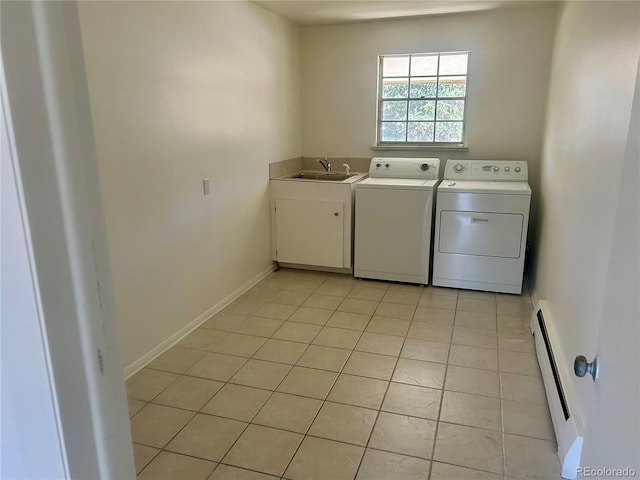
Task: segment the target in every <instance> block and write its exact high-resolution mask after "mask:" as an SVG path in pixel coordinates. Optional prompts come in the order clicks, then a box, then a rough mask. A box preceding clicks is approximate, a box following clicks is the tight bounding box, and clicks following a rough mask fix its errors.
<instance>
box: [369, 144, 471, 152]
mask: <svg viewBox="0 0 640 480" xmlns="http://www.w3.org/2000/svg"><path fill="white" fill-rule="evenodd" d="M371 150H374V151H385V150H399V151H409V150H415V151H429V150H431V151H442V152H446V151H451V152H453V151H455V152H466V151H468V150H469V147H467V146H466V145H372V146H371Z"/></svg>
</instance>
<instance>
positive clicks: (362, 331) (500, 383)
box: [131, 276, 542, 475]
mask: <svg viewBox="0 0 640 480" xmlns="http://www.w3.org/2000/svg"><path fill="white" fill-rule="evenodd" d="M330 278H331V276H328V277H327V278H326V279H325V280H324V281H323V282H322V283H321V284H320V285H319V286H318V287H317V288H320V286H321V285H322V284H324V283H326V282H327V281H328V279H330ZM289 283H290V282H289ZM356 286H358V283H356V284H354V285H353V286H352V287H351V290H349V292H348V293H347V294H346V295H345V296H343V297H342V298H343V301H344V300H345V299H347V298H348V295H349V293H350V292H351V291H352V290H353V289H354V288H355V287H356ZM388 288H389V287H387V290H388ZM282 290H284V288H282V289H281V291H282ZM424 291H425V289H424V288H421V295H420V296H419V298H420V297H421V296H422V293H424ZM304 293H308V292H304ZM459 298H460V296H459V295H458V296H457V300H456V302H458V300H459ZM377 303H378V307H379V305H380V303H382V301H381V300H380V301H378V302H377ZM385 303H389V302H385ZM398 305H400V304H398ZM303 306H304V305H298V306H296V310H294V312H293V313H292V315H293V314H294V313H295V312H296V311H297V310H298V309H299V308H300V307H303ZM456 306H457V305H456ZM413 307H414V308H413V315H412V320H410V324H409V328H410V327H411V325H413V322H415V321H416V320H414V318H415V313H416V310H417V306H416V305H414V306H413ZM338 308H339V306H338ZM376 310H377V308H376ZM337 311H338V310H337V309H336V310H332V312H333V313H332V314H331V316H333V315H334V314H335V313H336V312H337ZM455 311H456V312H457V310H455ZM345 313H349V312H345ZM373 315H375V312H374V314H373ZM373 315H371V316H370V317H369V321H368V322H367V325H366V326H365V329H364V330H355V329H354V330H351V329H343V330H351V331H359V335H358V340H357V341H356V343H355V345H354V347H353V348H351V349H344V348H340V347H333V346H327V347H329V348H338V349H342V350H345V351H349V352H350V353H349V356H348V358H347V360H346V361H345V362H344V363H343V364H342V367H341V368H340V371H338V372H336V371H330V370H324V369H318V368H314V367H306V366H305V367H303V366H300V365H297V362H298V361H299V360H300V358H302V356H303V355H304V354H305V353H306V351H307V350H308V349H309V347H310V346H311V345H312V342H313V341H314V340H315V338H316V337H317V336H318V335H319V333H320V331H322V329H323V328H324V327H326V326H327V325H326V323H327V322H328V321H329V320H330V318H331V316H330V317H329V318H328V319H327V321H326V322H325V323H324V324H323V325H317V324H310V325H317V326H320V330H318V332H317V333H316V335H315V336H314V337H313V339H312V340H311V341H310V342H308V343H307V342H297V341H296V340H286V339H277V340H283V341H291V342H296V343H301V344H306V345H307V347H306V348H305V349H304V351H303V352H302V354H301V355H299V356H298V358H297V359H296V363H295V364H293V365H292V364H288V363H282V362H274V361H272V360H262V359H256V358H255V355H256V353H257V352H258V351H259V350H260V349H261V348H262V346H263V345H264V344H265V343H266V342H267V341H268V340H269V339H273V335H274V334H275V333H276V332H277V331H278V330H279V329H280V328H281V327H282V325H284V323H285V322H293V323H303V324H304V323H305V322H295V321H292V320H289V318H290V317H291V315H290V316H289V317H287V319H286V320H284V321H283V324H282V325H281V326H280V327H279V328H278V330H276V332H274V333H273V334H272V335H271V336H270V337H262V336H259V335H251V334H244V335H250V336H255V337H259V338H266V340H265V342H264V343H263V344H262V345H261V346H260V347H259V348H258V349H257V350H256V351H255V352H254V353H253V355H252V356H251V357H249V358H247V357H244V356H236V355H232V354H224V353H218V352H213V351H211V350H208V351H206V352H208V353H218V354H221V355H230V356H236V357H239V358H243V359H244V360H245V362H244V363H243V365H242V366H241V367H240V368H239V369H238V370H237V371H236V372H235V373H234V374H233V375H232V376H231V377H230V378H229V379H228V380H227V381H223V382H221V381H219V380H215V379H209V378H206V377H204V378H205V380H208V381H216V382H218V383H222V386H221V387H220V389H219V390H218V391H216V393H215V394H214V395H212V396H211V398H209V399H208V400H207V401H205V402H204V404H203V406H202V407H200V409H199V410H198V411H196V412H195V413H194V411H193V410H188V409H183V408H179V407H171V406H168V405H167V407H169V408H177V409H180V410H184V411H187V412H189V413H192V414H193V416H192V417H191V419H190V420H189V421H188V422H187V424H185V426H184V427H183V428H182V429H180V431H179V432H178V433H177V434H176V435H174V437H172V438H171V440H169V441H168V442H167V443H166V445H165V447H166V446H167V445H168V444H169V443H171V441H173V439H174V438H175V436H177V435H179V433H180V432H181V431H182V430H183V429H184V428H185V427H186V425H188V424H189V423H190V422H191V421H192V420H193V418H194V417H195V415H197V414H202V415H211V414H208V413H203V412H202V409H203V408H205V407H206V405H208V403H209V402H210V401H211V400H212V399H213V398H214V397H215V396H216V395H217V394H218V393H219V392H220V390H222V389H223V388H224V387H225V386H226V385H228V384H230V385H235V384H234V383H232V382H231V380H232V378H233V376H235V374H237V372H238V371H240V369H242V368H244V366H245V365H246V363H247V362H248V361H249V360H251V359H254V360H260V361H266V362H270V363H276V364H282V365H287V366H288V367H289V369H288V371H287V374H285V376H284V377H283V378H282V380H281V381H280V383H279V384H278V386H276V387H275V389H273V390H270V389H264V388H260V387H254V386H250V385H243V386H245V387H248V388H258V389H261V390H265V391H269V392H271V395H269V397H268V398H267V400H266V401H265V402H264V403H263V404H262V407H261V408H260V409H259V410H258V412H257V413H256V414H254V415H253V417H252V418H251V420H250V421H249V422H246V423H247V425H246V426H245V428H244V429H243V431H242V433H241V434H240V435H239V436H238V437H237V439H236V441H235V442H234V443H233V444H232V446H231V447H230V448H229V449H228V450H227V452H226V453H225V455H223V456H222V459H224V457H225V456H226V455H227V454H228V452H229V451H230V450H231V449H232V448H233V446H234V445H235V444H236V442H237V441H238V439H239V438H240V437H241V436H242V435H243V434H244V432H245V431H246V429H247V428H248V426H249V425H252V424H253V425H259V424H257V423H253V422H254V420H255V418H256V417H257V416H258V415H259V413H260V412H261V411H262V410H263V409H264V406H265V405H266V404H267V403H268V402H269V400H270V399H271V398H272V397H273V395H274V393H276V390H277V388H279V386H280V385H281V384H282V382H283V381H284V379H285V378H286V376H287V375H288V374H289V373H290V372H291V370H292V369H293V368H294V367H296V366H298V367H301V368H309V369H312V370H319V371H325V372H331V373H334V374H336V377H335V379H334V381H333V384H332V387H331V388H330V389H329V392H328V393H327V395H326V396H325V398H324V399H320V401H321V402H322V403H321V405H320V407H319V408H318V410H317V412H316V414H315V416H314V419H313V420H312V421H311V422H310V424H309V427H308V428H307V430H306V433H305V434H302V435H303V437H302V440H301V442H300V444H299V445H298V448H297V449H296V452H294V454H293V456H292V457H291V460H290V461H289V464H288V465H287V467H286V468H285V470H284V472H286V470H287V468H288V467H289V465H290V464H291V462H292V461H293V458H295V455H296V454H297V451H298V450H299V448H300V446H301V445H302V443H303V441H304V438H306V436H310V437H314V438H323V437H318V436H315V435H309V434H308V432H309V430H310V428H311V427H312V425H313V423H314V422H315V420H316V419H317V417H318V415H319V412H320V411H321V410H322V408H323V406H324V405H325V403H326V402H333V403H338V404H344V405H349V406H355V407H358V408H366V409H368V410H374V411H376V412H377V415H376V420H375V421H374V424H373V427H372V429H371V432H370V433H369V438H368V440H367V443H366V445H365V446H364V447H363V446H362V445H357V444H352V445H357V446H358V447H360V448H364V450H363V455H362V457H361V458H360V463H359V466H358V470H359V468H360V466H361V464H362V461H363V459H364V454H365V453H366V449H367V448H371V447H369V442H370V439H371V436H372V434H373V431H374V430H375V425H376V423H377V421H378V419H379V416H380V413H382V412H386V410H383V407H382V405H383V404H384V400H385V399H386V396H387V394H388V391H389V388H390V386H391V383H392V379H393V375H394V374H395V371H396V368H397V366H398V363H399V360H400V358H404V357H402V356H401V355H402V350H403V348H404V345H405V343H406V341H407V339H408V338H411V337H408V331H409V330H407V332H406V333H405V335H404V336H402V337H400V336H398V337H400V338H403V343H402V347H401V349H400V351H399V353H398V354H397V355H386V356H389V357H394V358H395V359H396V361H395V364H394V368H393V372H392V375H391V377H390V378H389V380H382V379H379V378H375V377H368V376H366V375H353V374H349V375H353V376H355V377H360V378H369V379H376V380H382V381H386V382H387V385H386V389H385V393H384V395H383V397H382V401H381V403H380V406H379V407H378V408H377V409H372V408H369V407H360V406H358V405H352V404H350V403H343V402H339V401H338V402H337V401H334V400H328V397H329V396H330V395H331V392H332V391H333V389H334V388H335V385H336V383H337V381H338V379H339V378H340V376H341V375H343V374H345V373H344V368H345V367H346V365H347V364H348V362H349V360H350V359H351V357H352V355H353V353H354V352H356V351H359V350H356V348H357V344H358V342H359V340H360V339H361V338H362V336H363V335H364V333H367V331H366V328H367V327H368V326H369V324H370V322H371V320H372V318H373ZM454 316H455V314H454ZM496 316H497V314H496ZM260 318H262V317H260ZM385 318H393V317H385ZM454 326H455V320H454ZM331 328H340V327H331ZM451 330H452V331H451V336H450V339H449V342H440V343H443V344H447V343H448V344H449V347H450V348H449V350H448V352H447V362H446V363H445V364H444V365H445V372H444V378H443V385H442V388H441V389H440V390H441V399H440V406H439V409H438V418H437V420H435V422H436V429H435V432H434V440H433V447H432V452H431V459H430V460H431V462H430V466H429V475H431V470H432V465H433V462H434V460H433V455H434V453H435V446H436V440H437V433H438V426H439V423H440V417H441V413H442V407H443V397H444V392H445V389H444V385H445V382H446V375H447V370H448V366H449V361H450V356H451V346H452V345H453V342H452V340H453V338H452V336H453V328H452V329H451ZM496 330H498V329H497V325H496ZM225 333H229V334H231V333H236V332H225ZM369 333H371V332H369ZM382 335H387V334H382ZM416 340H420V339H416ZM222 341H224V340H222ZM222 341H221V342H219V343H222ZM216 345H217V344H216ZM317 346H323V345H317ZM183 348H191V347H183ZM213 348H215V346H214V347H213ZM476 348H486V349H489V348H488V347H476ZM192 349H193V350H198V351H205V350H201V349H198V348H192ZM491 350H494V348H491ZM495 350H497V353H498V370H497V373H498V378H499V392H500V393H499V396H500V404H501V429H500V430H501V431H502V437H503V439H502V440H503V468H505V467H506V466H505V465H504V463H505V462H506V458H505V446H504V434H505V433H504V420H503V418H502V417H503V412H502V400H503V399H502V393H503V392H502V377H501V375H500V373H501V370H500V366H499V354H500V352H499V350H500V349H499V348H497V349H495ZM365 353H372V354H378V355H384V354H379V353H376V352H365ZM205 355H206V354H205ZM199 361H200V359H199V360H198V361H196V362H195V363H198V362H199ZM419 361H422V360H419ZM195 363H194V365H195ZM430 363H439V362H430ZM146 368H149V367H146ZM470 368H473V367H470ZM152 370H156V369H152ZM160 371H162V370H160ZM493 371H495V370H493ZM169 373H172V374H175V375H177V377H176V378H175V379H174V380H173V381H172V382H171V383H170V384H168V385H167V386H166V387H164V388H163V389H162V390H161V391H160V392H159V393H158V394H156V395H155V396H154V397H152V399H151V400H148V401H143V402H145V405H144V407H142V409H140V411H142V410H143V409H144V408H145V407H146V406H147V405H149V404H150V403H152V402H154V400H155V399H156V398H157V397H158V396H159V395H161V394H162V393H163V392H164V391H165V390H166V389H167V388H169V387H170V386H171V385H173V384H174V383H175V382H176V381H177V380H178V379H179V378H180V377H181V376H187V377H193V378H203V377H195V376H193V375H188V374H187V373H186V372H185V373H182V374H180V373H177V374H176V373H175V372H169ZM514 375H518V374H514ZM531 377H533V378H537V377H534V376H531ZM394 383H402V384H404V383H403V382H394ZM408 385H414V384H408ZM417 386H419V385H417ZM419 387H420V386H419ZM423 388H431V389H433V388H432V387H423ZM282 393H286V392H282ZM461 393H466V392H461ZM288 395H293V396H299V397H302V398H309V397H305V396H303V395H296V394H288ZM470 395H475V394H470ZM478 396H484V395H478ZM489 398H495V397H489ZM133 400H138V399H133ZM316 400H318V399H316ZM138 401H140V400H138ZM521 403H527V402H521ZM154 405H156V404H155V403H154ZM160 405H162V404H160ZM532 405H537V404H532ZM140 411H138V412H137V413H136V414H134V415H133V416H132V417H131V419H133V417H135V416H136V415H137V414H138V413H139V412H140ZM389 413H393V412H389ZM399 415H404V416H408V417H411V418H420V419H424V418H423V417H415V416H413V415H405V414H399ZM213 416H217V417H220V418H227V417H221V416H219V415H213ZM229 420H234V421H240V420H237V419H229ZM427 420H431V421H433V419H427ZM443 423H452V422H443ZM464 426H467V427H471V428H481V427H472V426H470V425H464ZM264 427H266V428H274V429H277V430H282V431H289V430H285V429H282V428H276V427H270V426H264ZM481 429H482V428H481ZM486 430H489V431H493V430H490V429H486ZM294 433H297V434H299V435H300V432H294ZM530 438H535V437H530ZM327 440H330V441H336V442H339V443H345V444H350V443H349V442H344V441H339V440H333V439H327ZM541 440H542V439H541ZM136 443H138V444H140V443H139V442H136ZM140 445H144V444H140ZM145 446H146V445H145ZM152 448H155V449H157V448H158V447H152ZM375 450H381V451H386V450H382V449H375ZM161 451H167V450H165V449H164V447H163V448H162V449H160V450H159V452H158V453H157V454H156V455H155V456H157V455H158V454H159V453H160V452H161ZM390 453H396V454H397V453H398V452H390ZM400 455H406V454H400ZM155 456H154V457H152V459H151V460H149V462H148V463H147V465H146V466H145V467H143V469H142V470H141V472H142V471H143V470H144V469H145V468H146V467H147V466H148V465H149V464H150V463H151V462H152V460H153V458H155ZM187 456H190V455H187ZM406 456H410V457H415V458H421V459H422V457H417V456H413V455H406ZM194 458H200V457H194ZM205 460H207V459H205ZM208 461H211V460H208ZM215 463H218V464H223V465H224V463H222V461H220V462H215ZM442 463H447V462H442ZM452 465H453V464H452ZM234 467H236V466H234ZM215 468H217V466H216V467H215ZM236 468H244V467H236ZM465 468H469V467H465ZM214 470H215V469H214ZM245 470H250V469H246V468H245ZM476 470H478V469H476ZM250 471H253V470H250ZM479 471H483V470H479ZM504 471H506V469H505V470H504ZM284 472H283V475H284ZM260 473H262V472H260ZM503 474H504V472H503Z"/></svg>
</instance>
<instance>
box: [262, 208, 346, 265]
mask: <svg viewBox="0 0 640 480" xmlns="http://www.w3.org/2000/svg"><path fill="white" fill-rule="evenodd" d="M275 214H276V250H277V256H278V261H279V262H283V263H297V264H301V265H320V266H326V267H337V268H342V267H343V259H344V256H343V248H344V243H343V242H344V204H343V203H340V202H321V201H313V200H288V199H277V200H276V212H275Z"/></svg>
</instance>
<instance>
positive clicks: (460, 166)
mask: <svg viewBox="0 0 640 480" xmlns="http://www.w3.org/2000/svg"><path fill="white" fill-rule="evenodd" d="M453 170H454V171H455V172H457V173H460V172H462V170H463V166H462V165H460V164H459V163H456V164H455V165H454V166H453Z"/></svg>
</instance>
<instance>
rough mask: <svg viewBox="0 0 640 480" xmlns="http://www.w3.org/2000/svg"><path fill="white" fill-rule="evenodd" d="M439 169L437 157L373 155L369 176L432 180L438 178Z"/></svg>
mask: <svg viewBox="0 0 640 480" xmlns="http://www.w3.org/2000/svg"><path fill="white" fill-rule="evenodd" d="M439 170H440V159H439V158H391V157H375V158H372V159H371V163H370V164H369V177H371V178H419V179H423V180H433V179H436V178H439V177H438V171H439Z"/></svg>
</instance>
